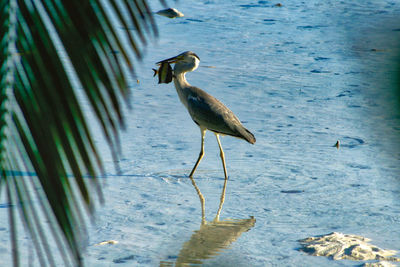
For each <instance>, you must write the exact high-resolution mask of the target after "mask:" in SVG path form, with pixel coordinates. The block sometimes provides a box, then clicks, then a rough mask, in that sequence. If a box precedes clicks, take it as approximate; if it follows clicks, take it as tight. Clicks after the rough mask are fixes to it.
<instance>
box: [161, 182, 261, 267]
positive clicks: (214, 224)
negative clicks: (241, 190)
mask: <svg viewBox="0 0 400 267" xmlns="http://www.w3.org/2000/svg"><path fill="white" fill-rule="evenodd" d="M190 179H191V181H192V184H193V186H194V188H195V189H196V192H197V194H198V196H199V198H200V203H201V225H200V229H199V230H196V231H194V233H193V235H192V236H191V238H190V240H189V241H187V242H185V243H184V244H183V246H182V249H181V251H180V252H179V255H178V257H177V259H176V262H175V266H191V265H197V264H202V262H203V260H206V259H210V258H212V257H214V256H216V255H218V254H219V253H220V252H221V251H222V250H223V249H226V248H228V247H229V245H230V244H232V243H233V242H235V241H236V240H237V239H238V238H239V237H240V235H241V234H242V233H243V232H247V231H249V230H250V229H251V228H252V227H253V226H254V224H255V222H256V219H255V218H254V217H253V216H250V218H248V219H228V220H222V221H220V220H219V216H220V213H221V210H222V206H223V204H224V201H225V192H226V185H227V182H228V179H225V182H224V187H223V189H222V193H221V198H220V203H219V207H218V211H217V214H216V216H215V218H214V220H213V221H209V222H208V221H206V218H205V199H204V196H203V194H202V193H201V192H200V189H199V188H198V187H197V185H196V182H195V181H194V179H193V178H192V177H190ZM160 266H162V267H165V266H174V263H173V262H169V261H161V262H160Z"/></svg>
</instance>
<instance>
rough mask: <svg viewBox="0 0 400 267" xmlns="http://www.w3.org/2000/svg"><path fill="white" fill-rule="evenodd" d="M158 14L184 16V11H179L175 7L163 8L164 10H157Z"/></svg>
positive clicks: (169, 16) (171, 17)
mask: <svg viewBox="0 0 400 267" xmlns="http://www.w3.org/2000/svg"><path fill="white" fill-rule="evenodd" d="M156 14H157V15H160V16H164V17H167V18H170V19H174V18H181V17H183V16H184V15H183V13H182V12H179V11H178V10H177V9H175V8H167V9H163V10H160V11H157V13H156Z"/></svg>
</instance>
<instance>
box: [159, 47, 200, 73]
mask: <svg viewBox="0 0 400 267" xmlns="http://www.w3.org/2000/svg"><path fill="white" fill-rule="evenodd" d="M162 62H168V63H170V64H172V63H175V67H174V73H175V74H178V73H185V72H188V71H194V70H195V69H197V67H198V66H199V63H200V58H199V56H197V55H196V54H195V53H193V52H192V51H186V52H183V53H181V54H179V55H177V56H175V57H171V58H168V59H164V60H161V61H160V62H157V64H159V63H162Z"/></svg>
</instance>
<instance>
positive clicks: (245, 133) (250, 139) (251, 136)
mask: <svg viewBox="0 0 400 267" xmlns="http://www.w3.org/2000/svg"><path fill="white" fill-rule="evenodd" d="M239 132H240V134H241V135H242V138H243V139H245V140H246V141H247V142H249V143H250V144H254V143H255V142H256V138H255V137H254V134H252V133H251V132H250V131H249V130H247V129H246V128H244V127H243V128H242V129H240V130H239Z"/></svg>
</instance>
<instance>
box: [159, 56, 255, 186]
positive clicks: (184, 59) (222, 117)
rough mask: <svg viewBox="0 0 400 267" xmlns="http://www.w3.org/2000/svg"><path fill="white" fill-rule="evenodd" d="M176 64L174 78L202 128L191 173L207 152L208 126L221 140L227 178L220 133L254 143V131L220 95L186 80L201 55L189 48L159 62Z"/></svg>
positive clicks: (192, 115)
mask: <svg viewBox="0 0 400 267" xmlns="http://www.w3.org/2000/svg"><path fill="white" fill-rule="evenodd" d="M166 62H167V63H168V64H172V63H175V66H174V71H173V81H174V83H175V88H176V91H177V93H178V96H179V99H180V101H181V102H182V104H183V105H184V106H185V107H186V109H187V110H188V111H189V114H190V116H191V117H192V119H193V121H194V122H195V123H196V124H197V125H198V126H199V128H200V132H201V150H200V154H199V157H198V158H197V161H196V164H195V165H194V167H193V169H192V171H191V172H190V175H189V177H193V174H194V172H195V171H196V169H197V166H198V165H199V163H200V161H201V159H202V158H203V156H204V137H205V133H206V131H207V130H210V131H212V132H213V133H214V134H215V136H216V138H217V142H218V146H219V150H220V157H221V160H222V166H223V168H224V174H225V179H228V174H227V171H226V165H225V155H224V151H223V149H222V145H221V141H220V140H219V135H230V136H233V137H237V138H240V139H244V140H246V141H247V142H249V143H251V144H254V143H255V142H256V139H255V137H254V135H253V134H252V133H251V132H250V131H249V130H247V129H246V128H245V127H244V126H243V125H242V123H241V122H240V120H239V119H238V118H237V117H236V116H235V114H234V113H233V112H232V111H231V110H230V109H229V108H228V107H226V106H225V105H224V104H222V103H221V102H220V101H219V100H218V99H216V98H215V97H213V96H212V95H210V94H208V93H207V92H205V91H203V90H201V89H200V88H197V87H195V86H192V85H190V84H189V83H188V81H187V80H186V77H185V74H186V73H187V72H191V71H194V70H196V69H197V67H198V66H199V63H200V58H199V57H198V56H197V55H196V54H195V53H193V52H191V51H186V52H183V53H181V54H179V55H178V56H175V57H172V58H168V59H165V60H162V61H160V62H158V63H157V64H163V63H166Z"/></svg>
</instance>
